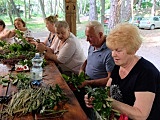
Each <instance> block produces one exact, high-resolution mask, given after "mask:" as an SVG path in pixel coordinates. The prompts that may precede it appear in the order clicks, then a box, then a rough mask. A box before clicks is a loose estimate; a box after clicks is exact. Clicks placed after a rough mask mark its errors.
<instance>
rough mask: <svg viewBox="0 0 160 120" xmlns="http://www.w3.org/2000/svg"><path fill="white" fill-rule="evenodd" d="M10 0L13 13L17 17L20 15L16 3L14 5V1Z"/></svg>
mask: <svg viewBox="0 0 160 120" xmlns="http://www.w3.org/2000/svg"><path fill="white" fill-rule="evenodd" d="M10 2H11V4H12V6H13V10H14V12H15V14H16V15H17V17H20V14H19V12H18V10H17V8H16V5H15V3H14V1H13V0H10Z"/></svg>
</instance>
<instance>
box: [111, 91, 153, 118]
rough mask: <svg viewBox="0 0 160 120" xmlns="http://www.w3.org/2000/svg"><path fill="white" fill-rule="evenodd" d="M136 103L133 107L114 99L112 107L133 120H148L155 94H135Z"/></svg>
mask: <svg viewBox="0 0 160 120" xmlns="http://www.w3.org/2000/svg"><path fill="white" fill-rule="evenodd" d="M135 97H136V101H135V103H134V105H133V107H132V106H129V105H127V104H124V103H122V102H119V101H117V100H114V99H113V102H112V107H113V108H114V109H116V110H118V111H119V112H120V113H122V114H126V115H127V116H128V117H129V118H131V119H133V120H146V119H147V117H148V116H149V113H150V111H151V108H152V104H153V101H154V98H155V94H154V93H152V92H147V91H146V92H135Z"/></svg>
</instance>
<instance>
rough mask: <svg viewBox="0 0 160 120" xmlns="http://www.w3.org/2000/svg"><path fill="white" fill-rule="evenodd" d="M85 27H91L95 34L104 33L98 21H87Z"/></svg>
mask: <svg viewBox="0 0 160 120" xmlns="http://www.w3.org/2000/svg"><path fill="white" fill-rule="evenodd" d="M86 27H93V28H94V30H95V32H96V33H99V32H102V33H104V28H103V26H102V24H101V23H100V22H98V21H89V22H88V23H87V24H86Z"/></svg>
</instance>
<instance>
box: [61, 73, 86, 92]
mask: <svg viewBox="0 0 160 120" xmlns="http://www.w3.org/2000/svg"><path fill="white" fill-rule="evenodd" d="M62 77H63V78H64V79H65V81H66V82H67V84H68V85H69V87H70V88H71V89H72V90H78V91H79V89H78V86H80V85H81V84H82V82H84V81H85V80H87V79H88V78H89V77H88V76H86V75H85V73H84V72H81V73H80V74H79V75H77V74H74V73H72V75H71V76H67V75H65V74H62Z"/></svg>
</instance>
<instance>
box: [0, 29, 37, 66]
mask: <svg viewBox="0 0 160 120" xmlns="http://www.w3.org/2000/svg"><path fill="white" fill-rule="evenodd" d="M16 36H17V38H18V39H19V40H20V41H19V42H15V43H12V44H11V43H9V42H6V41H0V53H1V54H0V60H1V62H2V63H3V64H9V65H14V64H16V63H18V62H19V61H22V60H25V59H26V60H30V59H32V58H33V57H34V55H35V53H36V52H37V51H36V47H35V46H34V45H33V44H30V43H29V42H28V41H26V39H25V38H24V37H23V35H22V34H21V32H20V31H19V30H16Z"/></svg>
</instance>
